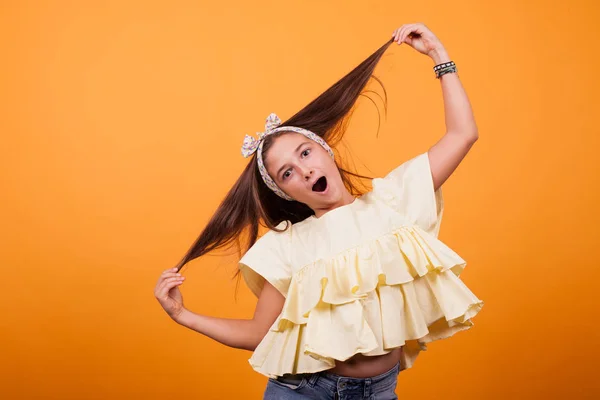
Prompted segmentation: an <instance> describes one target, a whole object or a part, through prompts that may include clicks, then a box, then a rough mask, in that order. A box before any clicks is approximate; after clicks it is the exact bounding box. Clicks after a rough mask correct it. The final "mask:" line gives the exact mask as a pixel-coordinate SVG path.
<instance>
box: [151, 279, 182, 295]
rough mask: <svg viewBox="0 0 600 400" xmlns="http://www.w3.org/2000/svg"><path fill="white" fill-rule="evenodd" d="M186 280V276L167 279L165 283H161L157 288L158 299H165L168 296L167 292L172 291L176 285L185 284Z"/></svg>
mask: <svg viewBox="0 0 600 400" xmlns="http://www.w3.org/2000/svg"><path fill="white" fill-rule="evenodd" d="M184 280H185V276H181V277H172V278H167V279H165V280H164V281H163V282H161V284H160V285H158V286H157V287H156V295H157V297H161V298H163V297H165V296H166V295H167V292H168V291H169V290H171V288H172V287H173V286H175V285H176V284H180V283H183V281H184Z"/></svg>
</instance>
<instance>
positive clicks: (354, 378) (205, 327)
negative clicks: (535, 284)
mask: <svg viewBox="0 0 600 400" xmlns="http://www.w3.org/2000/svg"><path fill="white" fill-rule="evenodd" d="M393 42H397V43H398V44H403V43H406V44H407V45H409V46H410V47H412V48H413V49H415V50H416V51H418V52H420V53H422V54H425V55H427V56H429V57H431V59H432V60H433V61H434V63H435V66H434V72H435V73H436V77H437V78H438V79H440V82H441V85H442V92H443V97H444V108H445V112H446V133H445V135H444V136H443V137H442V138H441V140H439V141H438V142H437V143H436V144H434V145H433V146H432V147H431V148H430V149H429V150H428V151H427V152H425V153H423V154H419V155H417V156H416V157H414V158H412V159H410V160H408V161H405V162H404V163H403V164H401V165H400V166H398V167H396V168H395V169H394V170H392V171H391V172H390V173H388V174H387V175H386V176H384V177H383V178H375V179H373V180H372V184H373V189H372V190H371V191H369V192H367V193H361V192H360V191H359V190H357V189H356V187H355V186H354V184H353V183H352V182H351V180H350V177H349V176H350V175H353V176H357V177H361V178H368V177H364V176H361V175H357V174H353V173H351V172H349V171H346V170H345V169H343V168H341V167H340V166H339V165H338V163H337V162H336V160H335V156H334V152H333V151H332V149H331V147H330V146H333V147H334V146H335V144H336V143H337V142H339V140H340V139H341V137H342V136H343V133H344V130H345V126H346V125H345V124H346V122H347V121H348V117H349V116H350V115H351V110H352V107H353V105H354V103H355V101H356V100H357V99H358V96H359V95H361V91H362V89H363V88H364V87H365V85H366V83H367V82H368V81H369V79H370V78H371V76H372V73H373V70H374V68H375V66H376V65H377V63H378V62H379V59H380V58H381V56H382V55H383V53H384V52H385V50H386V49H387V48H388V47H389V46H390V45H391V44H392V43H393ZM456 72H457V70H456V66H455V65H454V63H453V62H452V61H451V60H450V58H449V57H448V53H447V52H446V50H445V48H444V47H443V46H442V44H441V42H440V41H439V40H438V38H437V37H436V36H435V35H434V34H433V33H432V32H431V31H430V30H429V29H428V28H427V27H426V26H425V25H423V24H420V23H417V24H406V25H403V26H401V27H400V28H398V29H396V30H395V31H394V33H393V35H392V39H391V40H390V41H389V42H387V43H386V44H385V45H384V46H383V47H381V48H380V49H379V50H378V51H376V52H375V53H374V54H373V55H371V56H370V57H369V58H367V59H366V60H365V61H364V62H363V63H361V64H360V65H359V66H358V67H357V68H355V69H354V70H353V71H351V72H350V73H349V74H348V75H346V76H345V77H344V78H342V79H341V80H340V81H339V82H337V83H336V84H335V85H333V86H332V87H331V88H329V89H328V90H327V91H325V92H324V93H323V94H322V95H320V96H319V97H318V98H316V99H315V100H314V101H312V102H311V103H310V104H308V105H307V106H306V107H305V108H304V109H302V110H301V111H300V112H298V113H297V114H296V115H294V116H293V117H291V118H290V119H289V120H287V121H286V122H285V123H283V124H282V123H281V121H280V120H279V118H278V117H277V116H276V115H275V114H271V115H270V116H269V117H268V118H267V124H266V129H265V131H264V132H261V133H260V134H259V135H258V138H257V139H255V138H253V137H251V136H248V135H246V137H245V138H244V142H243V146H242V154H243V155H244V156H245V157H252V158H251V159H250V162H249V163H248V165H247V167H246V169H245V170H244V172H243V173H242V175H241V176H240V178H239V179H238V181H237V182H236V183H235V185H234V187H233V188H232V189H231V190H230V192H229V193H228V194H227V196H226V197H225V199H224V200H223V202H222V203H221V204H220V206H219V208H218V210H217V211H216V213H215V214H214V216H213V217H212V219H211V220H210V221H209V223H208V225H207V227H206V228H205V229H204V231H203V232H202V233H201V235H200V236H199V237H198V239H197V240H196V242H195V243H194V244H193V246H192V247H191V248H190V250H189V251H188V253H187V254H186V255H185V257H184V258H183V259H182V260H181V261H180V263H179V264H178V265H177V266H176V267H175V268H172V269H169V270H166V271H164V272H163V273H162V275H161V276H160V278H159V280H158V283H157V284H156V288H155V292H154V293H155V296H156V298H157V299H158V301H159V302H160V304H161V306H162V307H163V308H164V309H165V311H166V312H167V313H168V314H169V316H170V317H171V318H173V319H174V320H175V321H176V322H178V323H179V324H181V325H184V326H186V327H188V328H190V329H193V330H195V331H198V332H200V333H202V334H204V335H206V336H209V337H211V338H213V339H214V340H217V341H219V342H221V343H223V344H225V345H228V346H232V347H236V348H240V349H246V350H250V351H253V354H252V356H251V358H250V359H249V362H250V365H251V366H252V367H253V368H254V369H255V370H256V371H258V372H259V373H261V374H264V375H265V376H267V377H269V380H268V383H267V387H266V390H265V393H264V398H265V399H301V398H319V399H396V398H397V397H396V395H395V388H396V384H397V375H398V373H399V372H400V371H401V370H403V369H405V368H410V367H411V366H412V365H413V362H414V360H415V358H416V357H417V355H418V353H419V352H420V351H421V350H425V349H426V343H428V342H431V341H434V340H439V339H443V338H447V337H450V336H452V335H453V334H454V333H456V332H458V331H461V330H465V329H468V328H470V327H471V326H472V325H473V323H472V322H471V318H472V317H473V316H475V315H476V314H477V313H478V312H479V310H480V309H481V308H482V306H483V301H481V300H479V299H478V298H477V297H476V296H475V295H474V294H473V293H472V292H471V291H470V290H469V289H468V288H467V287H466V286H465V285H464V283H462V281H461V280H460V279H459V278H458V276H459V274H460V273H461V271H462V270H463V269H464V267H465V265H466V263H465V261H464V260H463V259H462V258H461V257H460V256H458V255H457V254H456V253H455V252H454V251H453V250H451V249H450V248H449V247H447V246H446V245H445V244H444V243H442V242H441V241H439V240H438V232H439V228H440V221H441V218H442V213H443V208H444V203H443V198H442V192H441V186H442V184H443V183H444V182H445V181H446V180H447V179H448V177H449V176H450V174H451V173H452V172H453V171H454V170H455V169H456V167H457V166H458V165H459V163H460V162H461V160H462V159H463V158H464V157H465V155H466V154H467V152H468V151H469V150H470V148H471V146H472V145H473V143H475V141H476V140H477V138H478V132H477V127H476V125H475V122H474V119H473V115H472V112H471V109H470V105H469V101H468V99H467V96H466V94H465V92H464V90H463V88H462V86H461V83H460V81H459V78H458V75H457V73H456ZM375 79H377V78H375ZM377 80H378V79H377ZM384 92H385V89H384ZM261 220H262V221H264V223H265V224H266V226H267V227H268V228H269V231H267V232H266V233H265V234H264V235H263V236H262V237H260V238H259V239H258V240H257V237H258V226H259V222H260V221H261ZM245 228H248V233H249V246H248V247H249V248H248V249H247V251H246V252H245V254H244V256H243V257H242V258H241V260H240V262H239V271H238V274H236V275H238V276H239V273H240V272H241V274H242V276H243V277H244V280H245V281H246V283H247V284H248V286H249V288H250V289H251V291H252V292H253V293H254V294H255V295H256V297H257V298H258V303H257V305H256V311H255V313H254V316H253V318H252V319H249V320H235V319H223V318H217V317H209V316H204V315H198V314H195V313H193V312H191V311H189V310H187V309H186V308H184V306H183V299H182V296H181V292H180V291H179V289H178V286H179V285H181V284H182V283H183V280H184V277H182V276H181V274H180V273H179V271H180V269H181V268H182V267H183V265H185V264H186V263H187V262H189V261H191V260H193V259H195V258H197V257H200V256H202V255H204V254H206V253H207V252H209V251H211V250H214V249H216V248H220V247H223V246H225V245H227V244H230V243H233V242H236V243H238V244H239V238H240V236H241V235H242V233H243V231H244V230H245Z"/></svg>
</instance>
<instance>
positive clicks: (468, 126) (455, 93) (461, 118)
mask: <svg viewBox="0 0 600 400" xmlns="http://www.w3.org/2000/svg"><path fill="white" fill-rule="evenodd" d="M429 55H430V56H431V58H432V60H433V62H434V65H438V64H441V63H444V62H447V61H451V59H450V57H449V56H448V53H447V52H446V50H445V49H444V48H440V49H439V50H434V51H432V52H431V53H430V54H429ZM440 83H441V85H442V95H443V98H444V112H445V120H446V132H447V133H450V134H457V135H461V136H466V137H469V138H475V139H476V138H477V136H478V131H477V125H476V124H475V117H474V116H473V111H472V109H471V104H470V102H469V98H468V97H467V94H466V92H465V90H464V88H463V86H462V84H461V82H460V79H459V77H458V74H457V73H448V74H444V75H442V76H441V77H440Z"/></svg>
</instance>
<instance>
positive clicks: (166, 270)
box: [162, 267, 177, 274]
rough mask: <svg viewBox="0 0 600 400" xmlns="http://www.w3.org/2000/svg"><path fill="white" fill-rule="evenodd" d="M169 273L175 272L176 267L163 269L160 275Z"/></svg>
mask: <svg viewBox="0 0 600 400" xmlns="http://www.w3.org/2000/svg"><path fill="white" fill-rule="evenodd" d="M169 272H177V267H173V268H169V269H165V270H164V271H163V272H162V273H163V274H166V273H169Z"/></svg>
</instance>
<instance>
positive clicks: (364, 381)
mask: <svg viewBox="0 0 600 400" xmlns="http://www.w3.org/2000/svg"><path fill="white" fill-rule="evenodd" d="M399 373H400V363H397V364H396V366H395V367H394V368H392V369H390V370H389V371H387V372H384V373H383V374H380V375H377V376H372V377H370V378H352V377H348V376H340V375H336V374H332V373H329V372H327V371H320V372H316V373H314V374H298V375H286V376H280V377H278V378H277V379H274V378H269V381H268V382H267V387H266V389H265V393H264V397H263V400H275V399H278V400H294V399H322V400H353V399H363V400H364V399H368V400H397V399H398V396H396V385H397V383H398V374H399Z"/></svg>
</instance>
